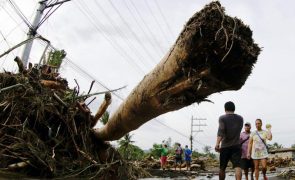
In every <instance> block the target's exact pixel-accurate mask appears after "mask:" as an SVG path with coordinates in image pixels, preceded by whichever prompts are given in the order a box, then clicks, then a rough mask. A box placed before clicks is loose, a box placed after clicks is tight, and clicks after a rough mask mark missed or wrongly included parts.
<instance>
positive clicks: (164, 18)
mask: <svg viewBox="0 0 295 180" xmlns="http://www.w3.org/2000/svg"><path fill="white" fill-rule="evenodd" d="M154 3H155V4H156V7H157V9H158V10H159V12H160V14H161V16H162V18H163V20H164V22H165V24H166V26H167V29H168V31H169V33H170V35H171V38H172V39H173V37H174V36H173V33H172V31H171V29H172V28H171V27H170V25H169V23H168V21H167V18H166V17H165V16H164V14H163V12H162V10H161V8H160V6H159V4H158V1H157V0H154Z"/></svg>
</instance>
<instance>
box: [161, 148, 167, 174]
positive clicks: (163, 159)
mask: <svg viewBox="0 0 295 180" xmlns="http://www.w3.org/2000/svg"><path fill="white" fill-rule="evenodd" d="M162 146H163V147H162V148H161V159H160V161H161V168H162V169H163V170H165V169H166V164H167V155H168V148H167V145H166V144H164V145H162Z"/></svg>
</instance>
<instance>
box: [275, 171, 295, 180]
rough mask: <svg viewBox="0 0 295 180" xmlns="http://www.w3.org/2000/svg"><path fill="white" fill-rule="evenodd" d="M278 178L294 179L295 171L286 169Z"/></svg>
mask: <svg viewBox="0 0 295 180" xmlns="http://www.w3.org/2000/svg"><path fill="white" fill-rule="evenodd" d="M278 176H279V177H283V178H286V179H295V169H294V168H293V169H286V170H284V171H283V172H281V173H280V174H279V175H278Z"/></svg>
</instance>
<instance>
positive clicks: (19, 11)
mask: <svg viewBox="0 0 295 180" xmlns="http://www.w3.org/2000/svg"><path fill="white" fill-rule="evenodd" d="M8 2H9V4H10V5H11V7H12V8H13V10H14V11H15V12H16V14H17V15H18V16H19V17H20V18H21V19H22V20H23V21H24V23H25V24H26V25H27V26H28V27H29V28H30V29H31V28H33V26H32V24H31V23H30V22H29V20H28V19H27V18H26V16H25V15H24V14H23V13H22V11H21V10H20V9H19V7H18V6H17V5H16V4H15V3H14V1H13V0H8Z"/></svg>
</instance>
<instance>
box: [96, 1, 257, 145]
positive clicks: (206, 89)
mask: <svg viewBox="0 0 295 180" xmlns="http://www.w3.org/2000/svg"><path fill="white" fill-rule="evenodd" d="M259 52H260V48H259V47H258V45H257V44H255V43H254V42H253V39H252V31H251V30H250V28H249V27H248V26H246V25H244V24H243V22H242V21H241V20H239V19H237V18H232V17H229V16H227V15H225V13H224V8H223V7H221V5H220V3H219V2H212V3H210V4H209V5H207V6H205V7H204V9H202V10H201V11H200V12H198V13H196V14H195V15H194V16H193V17H192V18H191V19H190V20H189V21H188V22H187V24H186V25H185V27H184V30H183V31H182V32H181V34H180V36H179V37H178V39H177V41H176V43H175V44H174V46H173V47H172V48H171V50H170V51H169V52H168V53H167V55H166V56H165V57H164V58H163V59H162V60H161V62H160V63H159V64H158V65H157V66H156V67H155V69H154V70H153V71H152V72H150V73H149V74H147V75H146V76H145V77H144V79H143V80H142V81H141V82H140V83H139V84H138V86H137V87H135V89H134V90H133V92H131V94H130V95H129V96H128V97H127V99H126V100H125V101H124V102H123V103H122V104H121V106H120V107H119V109H118V110H117V111H116V112H115V113H114V114H113V116H112V117H111V118H110V119H109V121H108V123H107V124H106V125H105V126H104V127H103V128H101V129H96V130H95V135H96V137H97V138H99V139H102V140H117V139H119V138H121V137H122V136H123V135H124V134H126V133H128V132H130V131H132V130H135V129H137V128H138V127H139V126H141V125H142V124H144V123H145V122H147V121H149V120H151V119H152V118H154V117H157V116H159V115H161V114H163V113H166V112H169V111H174V110H177V109H180V108H183V107H185V106H188V105H190V104H192V103H195V102H197V103H200V102H202V101H205V100H206V98H207V96H209V95H211V94H212V93H216V92H221V91H226V90H238V89H240V88H241V87H242V86H243V85H244V83H245V81H246V80H247V78H248V76H249V75H250V73H251V70H252V67H253V65H254V63H256V61H257V57H258V55H259Z"/></svg>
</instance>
